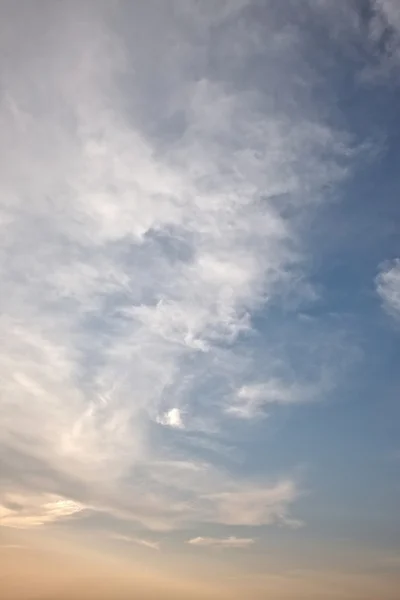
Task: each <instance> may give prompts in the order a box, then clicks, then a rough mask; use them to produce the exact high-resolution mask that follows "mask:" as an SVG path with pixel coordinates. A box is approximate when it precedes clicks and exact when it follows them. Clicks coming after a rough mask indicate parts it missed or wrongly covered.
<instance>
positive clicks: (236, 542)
mask: <svg viewBox="0 0 400 600" xmlns="http://www.w3.org/2000/svg"><path fill="white" fill-rule="evenodd" d="M254 542H255V540H253V539H252V538H237V537H235V536H231V537H228V538H211V537H196V538H192V539H191V540H188V542H187V543H188V544H192V545H193V546H205V547H208V546H211V547H214V548H239V549H240V548H248V547H249V546H252V545H253V544H254Z"/></svg>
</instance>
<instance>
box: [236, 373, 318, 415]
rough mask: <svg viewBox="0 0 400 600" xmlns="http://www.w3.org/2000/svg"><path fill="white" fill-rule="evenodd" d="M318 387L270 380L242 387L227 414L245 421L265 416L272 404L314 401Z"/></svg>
mask: <svg viewBox="0 0 400 600" xmlns="http://www.w3.org/2000/svg"><path fill="white" fill-rule="evenodd" d="M316 389H317V388H316V386H311V385H308V386H307V385H301V384H299V383H294V384H293V383H292V384H291V383H289V382H286V381H280V380H278V379H270V380H269V381H266V382H264V383H255V384H250V385H244V386H241V387H240V388H239V389H238V391H237V393H236V396H235V398H234V399H233V401H232V403H231V404H230V405H229V406H228V407H227V408H226V412H227V413H229V414H231V415H233V416H235V417H238V418H243V419H250V418H254V417H259V416H262V415H263V411H262V409H263V408H264V407H265V406H267V405H270V404H296V403H299V402H306V401H310V400H312V399H314V397H315V394H316Z"/></svg>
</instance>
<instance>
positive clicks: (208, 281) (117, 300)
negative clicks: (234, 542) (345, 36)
mask: <svg viewBox="0 0 400 600" xmlns="http://www.w3.org/2000/svg"><path fill="white" fill-rule="evenodd" d="M214 8H215V7H212V8H211V6H209V5H207V4H206V5H204V6H200V5H199V4H198V3H188V5H187V6H186V5H185V6H184V5H183V4H180V3H177V5H176V12H175V13H174V15H175V16H174V17H173V18H172V17H171V15H167V14H165V23H164V24H163V27H162V28H161V29H162V30H160V25H159V21H158V20H157V19H155V18H154V16H152V14H150V12H151V11H150V12H148V11H146V10H145V8H144V5H143V3H139V4H137V5H132V6H127V5H126V6H124V7H123V8H122V9H121V10H122V13H119V12H118V10H117V9H116V8H115V7H114V5H112V6H111V5H110V6H106V5H104V4H103V3H99V5H96V7H95V8H94V7H93V5H85V6H82V7H80V6H78V5H77V4H72V5H70V6H68V7H67V6H60V5H59V4H54V5H52V6H51V8H49V11H48V12H47V13H46V14H44V13H43V11H39V13H40V14H36V13H35V11H34V10H33V9H29V12H30V11H31V10H32V15H31V17H32V18H31V19H29V18H27V19H26V22H29V23H30V27H31V31H30V34H29V36H28V35H27V32H26V25H25V19H24V20H22V19H20V18H19V15H18V14H17V11H15V10H14V9H11V8H8V7H3V8H2V12H3V13H6V14H5V15H4V16H5V18H4V19H3V20H2V21H3V24H2V37H3V39H4V44H5V47H6V48H7V52H6V53H4V55H3V58H2V63H1V76H2V89H3V90H4V92H3V95H2V98H1V107H0V122H1V127H2V132H3V134H2V142H1V143H2V149H3V155H4V156H5V160H4V161H3V162H2V165H1V214H0V226H1V228H2V231H1V248H0V256H1V278H2V292H3V293H2V296H1V300H0V302H1V314H2V317H1V319H0V337H1V339H2V341H3V346H2V352H1V356H0V379H1V386H2V396H1V406H2V415H4V418H2V422H1V425H0V444H1V447H2V448H4V449H7V455H6V456H7V457H16V456H18V457H19V458H18V460H16V461H14V458H6V459H4V460H5V461H9V462H8V463H7V462H6V467H8V472H11V470H12V471H13V475H12V476H10V477H9V479H8V480H7V481H6V483H5V484H4V486H2V488H1V490H0V493H1V501H2V503H3V505H4V506H5V505H6V504H4V503H7V501H8V495H9V494H12V495H15V494H17V495H18V497H26V498H27V499H28V500H27V502H29V505H30V508H29V509H25V508H24V509H21V510H17V511H15V510H14V509H6V510H7V511H9V512H6V513H5V514H4V522H5V524H12V523H14V524H16V523H17V524H18V526H23V525H24V524H25V525H26V526H30V525H31V524H38V523H48V522H50V521H54V520H56V519H62V518H65V517H66V516H70V515H72V514H74V513H77V512H78V510H79V511H81V510H82V508H83V507H86V508H87V509H89V510H92V511H98V512H99V513H101V514H102V513H108V514H112V515H114V516H117V517H118V518H123V519H129V520H131V521H135V522H137V523H140V524H141V525H142V526H143V527H146V528H150V529H157V530H168V529H173V528H178V527H180V526H183V525H186V524H187V523H192V524H199V523H204V522H208V523H224V524H228V525H229V524H230V525H251V526H253V525H259V524H270V523H275V522H280V523H286V524H293V519H292V517H291V516H290V509H291V506H292V504H293V502H294V501H295V500H296V498H297V497H298V495H299V485H298V483H297V481H296V480H295V479H294V478H293V477H292V476H291V475H290V473H282V474H281V475H280V476H278V477H274V478H270V477H267V476H265V477H260V476H251V475H249V476H243V475H240V474H238V473H235V472H234V470H230V469H229V468H228V467H227V465H226V461H224V459H223V457H222V456H221V455H219V454H218V453H215V454H214V455H213V458H212V459H210V458H209V457H208V458H207V459H203V458H201V457H200V456H199V452H198V451H196V449H197V450H198V447H200V448H201V447H202V446H201V444H200V441H201V440H200V438H201V436H203V438H204V437H206V438H207V439H206V444H207V443H209V444H210V448H211V447H212V444H213V443H214V447H215V446H216V444H218V443H221V444H223V443H225V441H226V440H227V441H228V442H229V443H234V440H232V439H231V434H230V431H229V423H228V420H229V419H228V420H227V413H228V414H230V415H234V416H240V417H250V416H251V417H257V416H259V415H260V412H261V408H262V407H263V406H265V405H266V404H272V403H273V404H276V405H281V404H296V403H301V402H303V401H305V400H308V399H309V398H310V397H311V396H312V395H313V394H312V390H311V387H310V386H309V383H307V382H309V380H310V377H309V374H308V373H307V374H306V376H304V373H303V372H302V370H301V369H296V368H295V367H294V366H293V368H292V367H291V366H290V365H289V367H288V369H287V370H288V371H290V374H291V376H290V377H289V378H288V379H287V380H286V379H285V378H284V377H283V376H282V368H281V363H282V362H285V361H287V364H289V363H290V361H291V358H290V356H289V354H290V353H287V352H286V349H285V348H283V349H282V352H281V354H282V355H281V356H279V360H278V363H279V364H278V363H277V367H276V369H275V363H273V362H272V361H271V365H269V370H270V371H271V378H269V379H268V380H266V381H264V379H263V378H262V377H261V374H260V373H258V372H257V370H258V367H257V365H259V361H260V357H263V356H266V355H267V354H268V352H269V351H270V349H269V348H268V339H265V341H263V343H260V342H257V344H258V345H257V344H256V343H253V340H255V339H256V338H257V336H258V339H260V336H261V337H262V333H261V332H259V331H258V330H257V325H256V324H255V321H256V319H255V317H256V315H257V314H258V312H259V311H260V310H261V309H263V310H265V311H268V309H269V307H270V306H271V307H273V306H276V304H277V303H278V304H279V302H281V301H282V302H284V301H286V300H287V299H288V298H289V299H292V301H293V302H294V304H296V302H298V303H300V304H301V303H302V302H307V301H309V300H310V298H311V299H312V298H313V297H314V296H313V293H312V286H311V284H309V283H307V260H306V256H305V253H304V251H303V240H302V235H303V233H304V230H305V229H306V224H307V220H308V218H309V215H310V214H311V213H312V211H313V210H314V207H316V206H318V205H319V204H320V203H321V202H323V201H324V196H325V194H326V190H327V189H331V188H332V187H333V186H334V185H336V184H338V183H340V182H341V181H342V180H343V178H345V177H346V175H347V172H348V163H349V161H350V160H351V157H352V155H353V154H352V153H353V149H352V144H351V139H350V137H349V136H348V134H347V133H346V132H345V131H342V130H340V129H339V128H336V127H335V126H333V125H332V123H330V122H329V121H328V120H327V119H325V117H324V111H320V110H319V106H318V104H316V103H315V102H313V101H310V99H309V98H305V99H304V101H303V100H302V96H299V95H298V90H297V87H296V86H297V83H296V81H295V78H292V77H291V73H292V74H294V73H296V77H297V76H298V77H299V78H300V80H301V85H300V88H301V89H303V88H304V86H308V85H309V86H312V85H313V74H312V73H311V74H310V73H309V70H308V69H307V66H306V65H303V64H302V62H301V60H300V59H299V58H298V52H297V49H298V45H299V44H300V45H301V39H299V37H298V34H297V33H296V32H295V31H293V32H292V33H291V32H290V31H287V30H284V29H282V28H280V26H279V19H280V16H279V11H274V9H273V8H271V19H270V21H265V23H266V24H267V22H268V25H267V26H268V27H269V28H270V31H267V32H265V31H264V29H262V31H261V30H259V29H258V28H257V27H256V26H255V23H256V21H255V20H254V19H253V21H251V23H252V24H251V25H249V26H247V18H250V17H251V14H250V13H248V12H246V11H248V6H247V3H246V2H244V3H237V4H236V3H235V4H233V3H232V4H224V9H220V10H218V11H217V12H215V11H214ZM115 10H117V12H116V13H114V12H113V11H115ZM159 10H160V11H161V13H162V14H164V11H165V9H164V8H162V7H161V6H159ZM124 11H127V12H128V13H129V15H126V14H125V12H124ZM243 11H244V12H243ZM33 13H35V14H33ZM110 14H112V16H113V19H110ZM128 16H129V19H130V22H132V23H134V24H135V23H142V25H141V26H140V27H144V28H145V29H146V28H147V30H148V31H151V32H152V33H151V35H149V36H148V39H143V35H139V33H140V32H138V31H137V32H136V33H137V34H138V35H135V31H134V32H133V33H132V34H131V32H130V33H129V35H128V34H127V32H126V30H124V29H123V22H124V17H128ZM238 16H241V18H242V20H241V21H240V22H241V23H243V27H242V28H239V30H237V29H235V28H233V29H232V22H236V21H235V19H237V18H238ZM250 20H251V19H250ZM111 23H112V24H111ZM214 26H215V27H216V26H218V27H219V28H220V30H221V35H220V40H219V42H218V44H216V45H215V46H214V45H213V44H211V46H210V40H209V39H208V35H209V31H210V27H214ZM133 27H134V28H135V27H137V25H133ZM274 28H276V31H274ZM150 39H151V40H152V43H153V42H154V46H150V44H149V40H150ZM170 39H177V40H179V44H177V46H176V47H175V46H174V47H173V48H172V49H171V48H170V46H169V44H170V42H169V40H170ZM266 40H269V41H268V43H266ZM39 42H40V43H39ZM233 42H234V44H233ZM209 47H210V48H211V50H210V51H211V52H213V53H215V56H214V60H215V65H216V66H215V70H212V71H210V72H208V71H207V69H205V66H204V65H206V64H208V62H207V60H205V58H204V56H205V53H206V52H208V50H207V48H209ZM232 47H235V48H236V52H237V56H235V60H234V64H233V63H230V64H228V63H226V70H225V71H224V74H222V73H221V72H220V71H219V69H218V64H219V63H220V61H225V58H226V56H227V49H228V48H229V51H230V50H231V49H232ZM170 50H171V51H170ZM259 52H262V55H263V60H264V63H263V64H264V67H265V69H266V72H267V73H268V78H269V83H268V88H267V89H264V88H263V87H260V88H257V87H256V86H255V84H254V82H253V81H252V79H251V77H250V73H249V71H248V65H249V61H251V58H252V57H254V55H258V54H257V53H259ZM155 55H156V56H157V59H155V58H154V56H155ZM160 57H162V59H161V62H160V64H158V61H159V58H160ZM237 69H238V72H236V70H237ZM283 69H284V70H285V77H284V78H283V79H282V76H281V73H282V72H283ZM165 73H168V77H166V76H165ZM228 74H230V76H229V77H228ZM246 74H247V75H249V77H250V78H249V79H246ZM254 77H255V80H257V81H259V77H258V74H257V73H255V74H254ZM154 81H157V82H158V83H157V85H159V86H160V90H161V92H160V94H161V96H162V98H163V101H162V102H160V99H159V95H160V94H159V92H158V91H157V90H156V89H153V87H152V85H153V83H152V82H154ZM297 81H298V80H297ZM171 82H172V83H171ZM300 88H299V89H300ZM269 90H275V92H274V93H276V94H278V95H279V96H280V97H281V98H290V97H291V94H294V96H295V97H299V102H298V103H297V104H296V107H294V106H292V105H287V104H286V103H285V102H284V101H282V102H279V103H277V102H276V98H275V97H274V96H273V94H272V95H271V94H270V91H269ZM289 104H290V103H289ZM144 107H145V108H144ZM310 290H311V291H310ZM287 343H288V345H290V340H288V342H287ZM277 353H278V354H279V352H278V351H277ZM279 361H280V362H279ZM275 370H276V371H277V373H278V375H276V374H275ZM317 378H318V374H317ZM249 381H256V382H260V381H261V383H250V384H249V383H248V382H249ZM307 386H308V387H307ZM232 390H238V391H237V392H233V393H232ZM196 436H197V437H196ZM207 436H208V437H207ZM203 438H202V439H203ZM197 440H200V441H199V446H198V447H197ZM184 444H186V446H185V447H186V452H184V451H183V450H182V447H183V445H184ZM190 444H191V446H190V447H191V448H192V450H191V451H190V452H189V451H188V450H187V447H188V445H190ZM193 449H194V450H193ZM11 460H12V461H14V462H13V463H12V464H13V469H11V468H10V461H11ZM27 461H28V462H27ZM28 463H29V464H30V465H33V464H34V465H35V469H34V470H31V469H28V468H27V466H26V465H27V464H28ZM37 493H39V495H40V494H41V495H40V499H36V498H39V496H36V494H37ZM50 495H51V497H53V495H55V496H56V497H57V498H59V500H54V501H53V500H49V499H48V498H50ZM13 497H14V496H13ZM24 506H25V505H24ZM78 507H79V508H78ZM10 511H11V512H10ZM14 512H16V513H17V514H16V515H14Z"/></svg>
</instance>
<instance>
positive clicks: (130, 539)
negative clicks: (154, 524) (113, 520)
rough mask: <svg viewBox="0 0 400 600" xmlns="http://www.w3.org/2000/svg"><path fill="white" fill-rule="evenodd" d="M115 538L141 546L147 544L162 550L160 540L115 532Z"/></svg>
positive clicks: (153, 548)
mask: <svg viewBox="0 0 400 600" xmlns="http://www.w3.org/2000/svg"><path fill="white" fill-rule="evenodd" d="M112 538H113V539H114V540H119V541H120V542H127V543H128V544H138V545H139V546H145V547H146V548H151V549H152V550H160V542H157V541H154V540H146V539H143V538H138V537H130V536H128V535H122V534H121V535H120V534H114V535H113V536H112Z"/></svg>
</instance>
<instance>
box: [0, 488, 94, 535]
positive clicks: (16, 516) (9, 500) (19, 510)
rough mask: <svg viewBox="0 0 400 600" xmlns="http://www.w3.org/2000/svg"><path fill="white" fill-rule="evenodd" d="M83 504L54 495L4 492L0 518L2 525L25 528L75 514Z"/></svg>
mask: <svg viewBox="0 0 400 600" xmlns="http://www.w3.org/2000/svg"><path fill="white" fill-rule="evenodd" d="M84 508H85V507H84V506H82V505H80V504H78V503H77V502H74V501H72V500H68V499H66V498H61V497H59V496H55V495H40V496H26V495H25V494H23V495H18V494H15V493H9V494H6V495H5V497H4V498H2V499H1V503H0V520H1V524H2V526H3V527H15V528H18V529H26V528H30V527H37V526H39V525H44V524H46V523H52V522H53V521H58V520H60V519H65V518H66V517H70V516H72V515H75V514H77V513H79V512H81V511H82V510H84Z"/></svg>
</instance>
